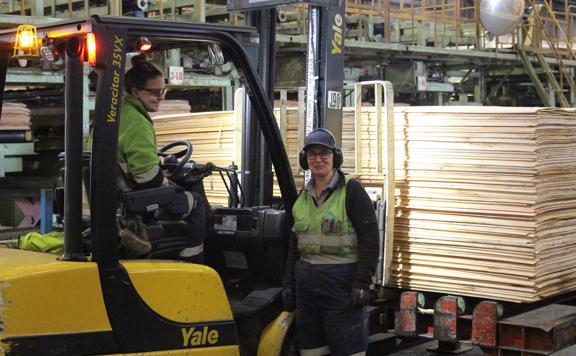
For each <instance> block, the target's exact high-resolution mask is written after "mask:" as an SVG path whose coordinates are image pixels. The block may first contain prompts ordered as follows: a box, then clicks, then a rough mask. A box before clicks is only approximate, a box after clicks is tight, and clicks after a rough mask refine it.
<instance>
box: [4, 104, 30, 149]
mask: <svg viewBox="0 0 576 356" xmlns="http://www.w3.org/2000/svg"><path fill="white" fill-rule="evenodd" d="M31 140H32V132H31V130H30V110H29V109H28V108H27V107H26V105H24V104H17V103H4V104H3V105H2V115H1V116H0V142H4V143H7V142H26V141H31Z"/></svg>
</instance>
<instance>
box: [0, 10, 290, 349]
mask: <svg viewBox="0 0 576 356" xmlns="http://www.w3.org/2000/svg"><path fill="white" fill-rule="evenodd" d="M26 36H28V38H27V37H26ZM30 36H32V38H30ZM24 42H26V44H29V43H33V44H37V45H38V47H40V42H41V45H42V51H43V52H46V51H48V52H50V53H51V54H52V55H56V56H59V57H60V58H63V60H64V61H65V64H66V65H65V113H66V114H65V129H66V132H65V158H64V161H65V165H64V166H65V174H64V182H65V184H64V194H63V195H64V212H63V215H64V219H63V222H64V233H65V240H64V241H65V242H64V253H63V255H62V256H60V257H59V256H55V255H53V254H45V253H38V252H31V251H23V250H18V249H11V248H0V354H6V355H51V354H63V355H77V354H132V353H135V354H136V353H138V354H141V353H142V354H143V353H149V354H157V355H158V354H171V355H176V354H190V355H239V354H246V355H255V354H258V355H277V354H281V353H282V352H286V351H287V350H282V348H283V347H284V348H286V346H287V345H288V344H290V342H285V341H284V339H285V337H286V335H287V332H288V329H289V327H290V324H291V322H292V317H293V316H292V314H289V313H285V312H282V310H281V309H282V305H281V298H280V295H281V288H280V287H281V282H280V281H281V276H282V270H283V265H284V261H285V254H286V241H287V236H288V231H289V223H288V221H287V218H286V215H285V211H286V210H287V209H290V208H291V205H292V203H293V202H294V200H295V198H296V195H297V190H296V186H295V184H294V178H293V176H292V172H291V169H290V164H289V162H288V158H287V154H286V151H285V148H284V145H283V144H282V140H281V135H280V131H279V129H278V126H277V124H276V121H275V119H274V116H273V111H272V108H271V106H270V103H269V100H268V97H267V95H266V93H265V90H264V88H263V87H262V84H261V82H260V80H259V78H258V76H257V73H256V70H255V68H254V64H253V63H256V62H257V60H256V59H255V57H256V56H257V54H258V34H257V33H256V32H255V30H254V29H253V28H245V27H236V26H234V27H232V26H221V25H210V24H194V23H176V22H167V21H155V20H147V19H138V18H127V17H123V18H117V17H104V16H100V17H99V16H95V17H92V18H90V19H87V20H70V21H64V22H59V23H53V24H48V25H43V26H39V27H38V28H33V29H27V30H26V29H24V30H23V29H20V30H16V29H14V30H5V31H2V32H0V46H1V48H2V52H1V58H0V96H1V95H2V94H1V93H3V91H4V86H5V81H6V71H7V67H8V65H9V63H10V61H12V60H13V59H12V58H10V57H11V55H12V54H15V55H17V57H19V58H20V59H22V58H24V57H29V59H32V60H33V57H34V56H35V55H37V53H36V54H35V53H28V52H26V51H27V50H26V46H24V45H25V43H24ZM143 44H147V45H151V47H152V48H151V50H153V51H166V50H171V49H177V48H180V49H185V48H189V47H193V46H205V47H206V48H208V50H209V52H210V53H211V54H212V55H213V57H214V58H215V60H217V61H218V60H219V61H222V62H223V61H227V62H228V63H231V64H233V65H234V67H235V68H236V70H238V72H239V73H240V77H241V80H242V83H243V85H244V86H245V87H246V91H247V93H248V96H249V99H250V104H251V105H252V107H253V112H254V113H256V114H257V115H256V117H255V120H257V122H258V126H259V127H260V128H261V134H262V136H263V137H264V139H265V141H266V142H267V143H268V149H269V154H270V157H271V160H272V163H273V165H274V169H275V173H276V176H277V178H278V184H279V187H280V191H281V193H282V200H281V201H280V202H278V203H277V204H276V205H274V206H257V207H243V206H242V205H241V204H240V203H239V201H238V199H237V196H236V199H231V201H232V202H233V203H231V204H229V206H228V207H221V208H213V209H212V212H211V217H210V219H209V221H210V223H209V226H208V234H207V237H206V241H205V251H206V253H207V254H208V255H210V253H211V251H212V252H213V255H217V254H218V252H219V250H221V249H226V250H236V251H239V252H240V253H242V255H243V256H244V258H245V260H244V268H241V271H239V270H238V268H237V269H235V270H232V268H230V266H228V265H226V264H225V263H218V261H219V260H220V259H219V258H214V259H212V261H215V262H214V263H209V262H208V263H207V265H198V264H191V263H184V262H181V261H172V260H171V259H172V257H173V256H177V253H175V251H179V250H180V249H181V248H182V247H183V246H184V245H183V240H185V236H186V232H187V230H186V226H185V223H184V222H182V221H160V220H157V219H154V217H153V216H152V213H153V212H154V211H155V210H156V209H158V208H161V206H162V204H163V202H165V201H169V199H170V197H171V195H172V194H174V188H173V187H160V188H153V189H147V190H138V191H133V190H131V189H130V187H127V186H126V185H125V184H123V183H122V179H121V178H120V177H119V174H118V165H117V159H116V152H117V145H118V127H119V120H120V112H121V110H122V108H121V102H122V100H120V99H121V95H122V92H123V86H124V85H123V83H124V72H125V66H126V62H127V54H130V53H134V52H138V51H141V50H143V48H142V47H141V46H142V45H143ZM13 48H16V50H13ZM85 62H87V63H89V65H90V66H91V67H92V68H93V70H94V72H95V73H96V75H97V88H96V103H95V112H94V117H93V127H92V132H93V145H92V148H91V151H90V152H83V151H82V150H83V138H82V112H83V108H82V102H83V100H82V90H80V89H79V88H81V87H82V80H83V72H84V68H83V66H84V65H85V64H84V63H85ZM0 103H1V100H0ZM0 105H1V104H0ZM174 146H182V147H183V149H182V150H181V151H178V152H176V153H174V154H170V152H173V151H170V152H165V153H164V156H166V155H168V156H170V159H169V160H170V161H171V164H172V166H169V165H167V166H166V167H164V168H165V169H166V170H167V171H168V173H169V174H173V175H174V176H175V175H176V174H175V171H176V170H177V171H178V175H179V176H180V178H181V179H183V180H187V179H189V180H190V181H192V182H193V183H196V184H197V183H201V179H202V177H203V176H205V175H207V174H210V173H211V172H212V171H215V170H221V171H227V173H229V174H232V175H233V174H234V172H231V171H230V170H227V169H224V168H222V169H219V168H218V167H215V166H214V165H208V164H206V165H200V164H195V163H194V162H189V161H188V159H189V158H190V155H191V153H192V147H191V145H190V144H188V143H187V142H176V143H174V144H173V145H171V146H170V147H172V148H173V147H174ZM167 158H168V157H167ZM165 161H166V159H165ZM193 176H194V177H196V178H195V179H192V178H191V177H193ZM174 178H176V177H174ZM233 178H234V179H232V181H235V180H236V178H235V177H233ZM83 182H84V185H85V190H86V192H87V193H89V194H88V195H89V207H90V221H89V226H90V235H89V245H90V253H88V254H85V252H84V245H83V241H82V234H83V232H84V225H85V224H83V221H82V194H83V192H82V184H83ZM231 186H234V184H231ZM200 189H201V188H200ZM231 195H232V197H233V198H234V195H235V194H234V193H233V191H231ZM134 216H141V217H142V216H145V217H147V218H146V219H144V221H145V222H146V230H147V232H148V235H149V238H150V240H151V243H152V251H151V253H150V256H151V257H153V258H152V259H132V260H126V259H123V256H122V255H121V251H120V250H119V237H118V222H119V221H124V222H125V221H126V220H127V219H129V218H130V217H134ZM183 224H184V225H183ZM154 257H157V258H159V259H154ZM209 265H210V266H209ZM217 270H218V272H217Z"/></svg>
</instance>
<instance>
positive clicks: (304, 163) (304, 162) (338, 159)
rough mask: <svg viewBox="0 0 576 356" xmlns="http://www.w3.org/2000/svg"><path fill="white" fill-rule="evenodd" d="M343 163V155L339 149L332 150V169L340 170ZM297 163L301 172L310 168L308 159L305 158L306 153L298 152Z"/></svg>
mask: <svg viewBox="0 0 576 356" xmlns="http://www.w3.org/2000/svg"><path fill="white" fill-rule="evenodd" d="M343 161H344V155H343V154H342V150H341V149H339V148H336V149H334V168H340V166H342V162H343ZM298 162H299V163H300V167H302V169H303V170H307V169H309V168H310V167H309V166H308V157H306V151H304V150H302V151H300V154H299V155H298Z"/></svg>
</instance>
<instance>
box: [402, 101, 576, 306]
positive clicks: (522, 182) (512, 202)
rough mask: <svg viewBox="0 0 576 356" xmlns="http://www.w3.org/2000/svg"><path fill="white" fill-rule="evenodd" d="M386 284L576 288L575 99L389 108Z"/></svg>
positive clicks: (522, 298)
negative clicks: (392, 197) (567, 105)
mask: <svg viewBox="0 0 576 356" xmlns="http://www.w3.org/2000/svg"><path fill="white" fill-rule="evenodd" d="M395 123H396V130H395V131H396V132H395V133H396V146H395V148H396V191H397V199H398V201H397V205H396V223H395V234H394V240H395V242H394V260H393V265H392V274H391V284H392V285H394V286H398V287H403V288H411V289H418V290H426V291H436V292H444V293H454V294H461V295H468V296H477V297H482V298H493V299H498V300H506V301H514V302H532V301H536V300H539V299H543V298H546V297H549V296H552V295H555V294H559V293H562V292H566V291H570V290H574V289H575V288H576V111H574V110H562V109H538V108H503V107H419V108H418V107H415V108H399V109H398V110H396V118H395Z"/></svg>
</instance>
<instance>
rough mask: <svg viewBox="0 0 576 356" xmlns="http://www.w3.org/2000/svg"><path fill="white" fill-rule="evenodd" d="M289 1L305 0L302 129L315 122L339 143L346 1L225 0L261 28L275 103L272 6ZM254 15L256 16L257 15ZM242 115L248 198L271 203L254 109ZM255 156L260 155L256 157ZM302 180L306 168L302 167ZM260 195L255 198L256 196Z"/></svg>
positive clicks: (264, 74) (263, 66)
mask: <svg viewBox="0 0 576 356" xmlns="http://www.w3.org/2000/svg"><path fill="white" fill-rule="evenodd" d="M292 3H304V4H309V5H310V6H309V9H308V50H307V54H306V122H305V130H306V132H305V133H306V134H308V133H310V132H311V131H312V130H314V129H316V128H320V127H323V128H327V129H328V130H330V131H331V132H332V133H333V134H334V137H335V139H336V144H337V145H338V146H341V145H342V88H343V82H344V30H345V28H346V24H345V2H344V1H343V0H312V1H300V0H266V1H258V2H253V1H250V0H229V1H228V9H229V10H232V11H246V12H247V18H248V24H249V25H253V26H256V28H257V30H258V33H259V34H260V59H259V61H258V63H259V67H258V73H259V74H260V78H261V80H262V83H263V86H264V88H266V89H267V90H268V95H269V97H270V100H271V101H272V103H273V99H274V94H273V80H274V66H275V57H274V42H275V33H276V23H275V14H276V12H275V7H276V6H279V5H286V4H292ZM255 19H257V20H256V21H255ZM245 114H246V115H248V116H247V117H245V119H244V123H245V125H244V127H245V132H244V139H245V140H249V141H248V142H251V143H252V144H251V145H245V147H244V151H243V161H244V162H245V165H244V170H243V175H242V176H243V186H244V192H245V194H246V198H247V199H251V201H250V202H252V203H254V204H260V205H262V204H269V203H270V202H271V198H272V173H271V170H270V168H271V166H270V164H269V159H268V158H267V157H268V154H267V152H266V147H265V146H264V145H263V144H261V142H262V141H261V138H260V137H259V136H255V135H253V133H254V132H257V130H256V128H255V127H254V126H255V125H257V124H255V123H253V120H251V118H250V117H251V116H252V115H254V113H253V112H252V111H251V110H246V112H245ZM257 158H258V159H257ZM305 179H306V180H308V179H309V172H306V178H305ZM257 198H258V199H259V200H258V201H256V199H257Z"/></svg>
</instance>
